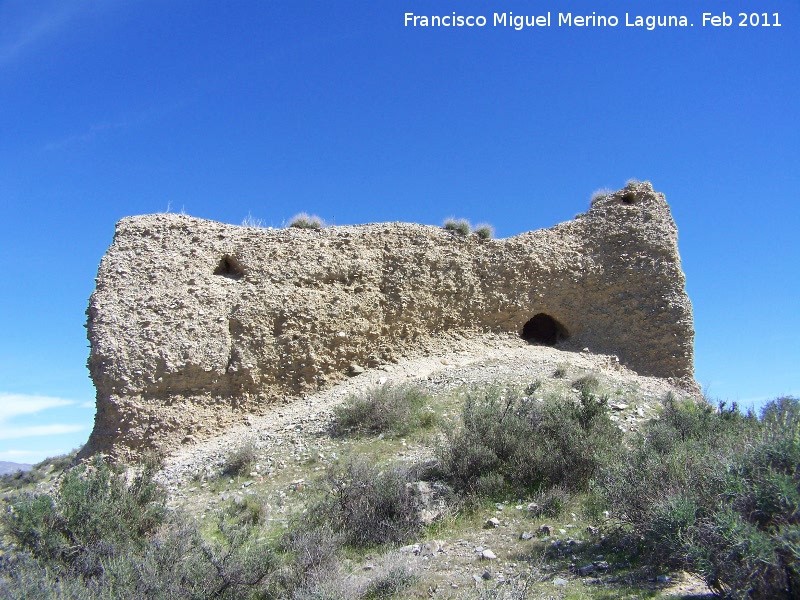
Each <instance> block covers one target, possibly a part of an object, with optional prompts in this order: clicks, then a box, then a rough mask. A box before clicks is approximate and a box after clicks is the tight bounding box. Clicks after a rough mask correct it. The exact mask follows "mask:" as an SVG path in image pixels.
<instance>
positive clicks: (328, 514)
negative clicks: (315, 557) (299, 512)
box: [309, 458, 420, 548]
mask: <svg viewBox="0 0 800 600" xmlns="http://www.w3.org/2000/svg"><path fill="white" fill-rule="evenodd" d="M414 480H415V476H414V473H413V472H412V471H411V470H410V469H408V468H406V467H402V466H398V465H390V466H386V467H379V466H376V465H375V464H374V463H372V462H368V461H367V459H364V458H351V459H349V460H347V461H346V462H344V463H342V464H340V465H336V466H334V467H332V468H331V469H330V470H329V472H328V474H327V478H326V481H325V486H326V489H325V492H326V493H325V497H324V498H323V499H322V500H321V501H320V503H319V504H318V505H317V506H315V507H314V508H313V509H312V510H310V511H309V513H310V515H312V516H311V518H312V519H313V521H312V525H314V526H317V527H318V526H321V525H323V524H326V525H327V526H330V528H331V529H332V531H334V532H335V533H337V534H338V535H340V536H342V539H343V541H344V543H345V544H347V545H349V546H354V547H362V548H363V547H369V546H374V545H378V544H385V543H400V542H405V541H406V540H408V539H409V537H410V536H412V535H413V534H414V533H415V532H416V531H418V530H419V528H420V521H419V519H418V517H417V511H416V503H415V500H414V497H413V494H412V492H411V490H410V486H408V484H409V483H411V482H413V481H414Z"/></svg>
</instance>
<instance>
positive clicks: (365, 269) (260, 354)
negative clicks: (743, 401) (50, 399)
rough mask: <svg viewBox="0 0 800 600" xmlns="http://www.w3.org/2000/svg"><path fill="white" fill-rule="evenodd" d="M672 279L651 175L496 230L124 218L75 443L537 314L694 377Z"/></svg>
mask: <svg viewBox="0 0 800 600" xmlns="http://www.w3.org/2000/svg"><path fill="white" fill-rule="evenodd" d="M684 283H685V282H684V275H683V272H682V271H681V266H680V258H679V256H678V248H677V230H676V228H675V224H674V222H673V220H672V217H671V215H670V211H669V207H668V206H667V203H666V201H665V199H664V196H663V195H662V194H659V193H655V192H654V191H653V189H652V187H651V186H650V184H649V183H643V184H638V185H632V186H628V187H626V188H625V189H623V190H620V191H619V192H616V193H614V194H610V195H609V196H607V197H606V198H604V199H601V200H599V201H597V202H595V203H594V205H593V206H592V208H591V209H590V210H589V211H588V212H587V213H585V214H582V215H579V216H578V217H576V219H575V220H573V221H570V222H566V223H561V224H559V225H556V226H555V227H553V228H550V229H544V230H539V231H533V232H529V233H523V234H521V235H517V236H515V237H511V238H507V239H499V240H482V239H480V238H478V236H476V235H469V236H466V237H465V236H462V235H459V234H458V233H455V232H450V231H445V230H443V229H441V228H439V227H433V226H426V225H416V224H407V223H381V224H370V225H359V226H337V227H330V228H326V229H322V230H318V231H317V230H300V229H295V228H289V229H280V230H271V229H269V230H268V229H259V228H253V227H243V226H233V225H225V224H222V223H216V222H212V221H205V220H201V219H196V218H192V217H187V216H183V215H173V214H157V215H145V216H138V217H130V218H126V219H123V220H122V221H120V222H119V223H118V224H117V230H116V234H115V236H114V241H113V244H112V245H111V247H110V248H109V249H108V252H107V253H106V254H105V256H104V257H103V260H102V262H101V264H100V268H99V272H98V276H97V287H96V290H95V291H94V293H93V294H92V297H91V301H90V306H89V309H88V311H87V314H88V336H89V341H90V343H91V354H90V357H89V369H90V372H91V376H92V379H93V380H94V383H95V386H96V388H97V415H96V419H95V428H94V431H93V432H92V435H91V438H90V441H89V444H88V445H87V448H86V449H85V451H84V452H85V453H90V452H95V451H99V450H102V451H106V452H109V451H112V452H115V453H121V454H127V453H130V452H136V451H137V450H140V449H141V448H143V447H148V446H153V445H156V446H158V445H165V444H173V443H178V442H180V441H182V440H184V441H189V440H191V439H192V436H194V437H197V436H202V435H204V434H205V433H209V432H212V431H214V430H215V429H218V428H220V427H223V426H224V425H225V423H226V422H229V421H230V420H231V419H233V418H239V419H241V415H242V413H243V412H244V413H247V412H258V411H259V408H260V407H261V408H263V407H264V406H265V405H266V404H267V403H269V402H271V401H273V400H275V399H276V398H280V397H283V396H286V395H297V394H299V393H303V392H308V391H312V390H316V389H318V388H320V387H323V386H325V385H327V384H329V383H332V382H336V381H337V380H340V379H341V378H343V377H345V376H346V375H347V373H348V370H350V369H352V365H354V364H357V365H363V366H375V365H378V364H381V363H386V362H390V361H393V360H397V359H398V358H399V357H402V356H404V355H407V354H409V353H410V352H412V351H414V349H417V348H419V347H421V346H424V345H425V344H426V343H427V341H428V340H431V339H434V338H435V337H436V336H437V335H439V334H442V333H445V332H452V331H458V332H463V333H469V332H475V331H481V332H485V331H495V332H522V331H523V329H524V328H525V324H526V323H527V322H529V321H530V320H531V319H532V317H534V316H535V315H537V314H540V313H543V314H545V315H548V316H549V317H550V318H552V319H553V320H554V321H555V322H556V326H557V327H558V333H559V335H558V340H559V344H560V345H563V346H564V347H566V348H583V347H588V348H589V349H590V350H591V351H593V352H600V353H608V354H616V355H617V356H618V357H619V359H620V361H621V362H622V363H623V364H625V365H627V366H628V367H630V368H631V369H633V370H636V371H638V372H639V374H643V375H653V376H658V377H665V378H674V379H675V380H680V381H683V382H684V383H685V384H686V385H692V384H694V380H693V336H694V332H693V329H692V311H691V305H690V302H689V298H688V297H687V295H686V292H685V289H684ZM528 330H530V326H529V328H528ZM527 333H530V331H527ZM551 341H552V340H551ZM237 415H238V416H237Z"/></svg>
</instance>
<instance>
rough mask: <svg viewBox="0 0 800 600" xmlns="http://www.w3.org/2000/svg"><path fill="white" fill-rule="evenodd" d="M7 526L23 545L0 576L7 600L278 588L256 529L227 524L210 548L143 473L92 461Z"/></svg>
mask: <svg viewBox="0 0 800 600" xmlns="http://www.w3.org/2000/svg"><path fill="white" fill-rule="evenodd" d="M2 525H3V529H4V531H5V534H6V535H8V536H10V538H11V539H12V540H13V541H14V543H15V544H16V552H15V553H14V556H13V560H11V561H6V562H5V563H4V564H3V565H2V567H3V568H2V569H0V595H2V596H3V597H9V598H51V597H53V598H70V599H72V598H75V599H94V598H97V599H100V598H124V599H128V598H129V599H131V600H133V599H135V598H155V599H164V600H166V599H169V598H197V599H205V598H208V599H210V598H230V599H233V598H241V597H245V596H248V595H249V594H251V593H253V592H255V591H266V590H268V589H270V588H276V589H277V588H280V578H278V577H277V576H276V572H277V566H278V565H277V561H276V559H275V555H274V552H273V551H272V550H271V549H270V548H269V547H268V546H267V545H266V544H265V543H261V542H259V541H258V540H256V539H255V536H254V530H253V528H252V527H250V526H249V525H247V524H243V523H239V524H237V525H235V526H233V525H230V524H228V523H226V522H225V521H220V524H219V531H218V535H217V536H216V537H215V541H214V542H207V541H205V540H204V539H203V538H202V536H201V535H200V533H199V531H198V529H197V526H196V525H195V524H194V522H192V521H189V520H188V519H186V518H183V517H182V516H181V514H180V513H177V512H173V513H168V512H167V509H166V507H165V505H164V492H163V490H162V489H161V488H160V487H159V486H157V485H156V484H155V483H153V480H152V472H151V471H149V470H148V468H147V467H146V466H145V467H143V468H141V469H139V470H138V473H136V474H134V475H133V476H132V477H128V476H126V474H125V473H124V472H122V471H121V470H119V469H117V468H116V467H112V466H110V465H108V464H106V462H105V461H104V460H103V459H102V457H98V458H95V459H94V460H93V461H92V463H91V464H90V465H80V466H77V467H75V468H73V469H71V470H70V471H68V472H67V473H66V474H65V475H64V477H63V478H62V479H61V481H60V484H59V487H58V490H57V493H55V494H52V495H49V494H42V495H38V496H34V495H24V496H21V497H19V498H16V499H14V500H12V502H11V503H10V506H9V507H8V508H7V510H6V512H5V513H4V515H3V518H2ZM272 597H281V595H280V594H274V595H273V596H272Z"/></svg>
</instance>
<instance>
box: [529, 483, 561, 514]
mask: <svg viewBox="0 0 800 600" xmlns="http://www.w3.org/2000/svg"><path fill="white" fill-rule="evenodd" d="M567 502H569V493H568V492H567V491H566V490H565V489H564V488H562V487H559V486H555V487H552V488H547V489H544V490H541V491H540V492H538V493H537V494H536V496H534V503H533V504H534V506H533V508H532V510H531V516H534V517H549V518H551V519H554V518H556V517H558V516H559V515H561V513H562V511H563V510H564V507H565V506H566V505H567Z"/></svg>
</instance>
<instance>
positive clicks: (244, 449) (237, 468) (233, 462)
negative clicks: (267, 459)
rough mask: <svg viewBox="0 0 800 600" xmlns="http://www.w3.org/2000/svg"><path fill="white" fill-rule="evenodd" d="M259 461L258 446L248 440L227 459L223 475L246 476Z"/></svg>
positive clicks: (223, 467) (231, 452) (223, 466)
mask: <svg viewBox="0 0 800 600" xmlns="http://www.w3.org/2000/svg"><path fill="white" fill-rule="evenodd" d="M257 460H258V446H257V445H256V442H255V441H254V440H246V441H244V442H242V443H240V444H239V445H238V446H236V447H235V448H234V449H233V450H231V451H230V453H229V454H228V455H227V456H226V457H225V461H224V463H223V465H222V474H223V475H228V476H236V475H246V474H247V473H249V472H250V469H252V467H253V465H255V463H256V461H257Z"/></svg>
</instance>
